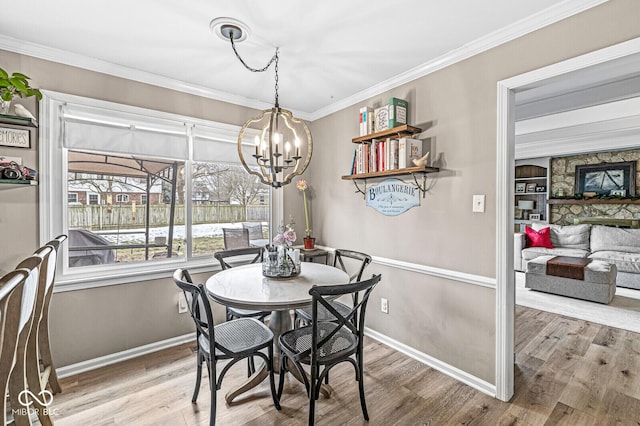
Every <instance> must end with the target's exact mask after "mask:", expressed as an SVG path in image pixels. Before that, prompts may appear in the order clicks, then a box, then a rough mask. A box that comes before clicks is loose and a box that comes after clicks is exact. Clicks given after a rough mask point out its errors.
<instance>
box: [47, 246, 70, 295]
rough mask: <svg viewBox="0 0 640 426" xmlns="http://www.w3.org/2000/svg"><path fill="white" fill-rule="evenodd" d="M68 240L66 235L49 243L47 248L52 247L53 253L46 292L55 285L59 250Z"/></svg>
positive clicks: (48, 270) (49, 264) (48, 268)
mask: <svg viewBox="0 0 640 426" xmlns="http://www.w3.org/2000/svg"><path fill="white" fill-rule="evenodd" d="M66 239H67V236H66V235H64V234H61V235H58V236H57V237H55V238H54V239H53V240H51V241H49V242H48V243H47V244H45V246H50V247H51V248H53V253H52V254H51V256H50V259H49V262H48V265H47V285H46V291H47V292H48V291H49V290H50V289H51V287H52V286H53V283H54V281H55V280H54V278H55V273H56V266H57V261H58V249H59V248H60V244H62V243H63V242H64V241H65V240H66Z"/></svg>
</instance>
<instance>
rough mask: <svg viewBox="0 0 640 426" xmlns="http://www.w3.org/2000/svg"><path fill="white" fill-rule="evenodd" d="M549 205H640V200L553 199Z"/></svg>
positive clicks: (549, 201)
mask: <svg viewBox="0 0 640 426" xmlns="http://www.w3.org/2000/svg"><path fill="white" fill-rule="evenodd" d="M547 203H549V204H554V205H562V204H640V200H632V199H624V198H621V199H617V198H616V199H611V198H610V199H601V198H585V199H583V200H576V199H562V198H551V199H550V200H547Z"/></svg>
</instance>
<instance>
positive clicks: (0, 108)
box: [0, 98, 11, 115]
mask: <svg viewBox="0 0 640 426" xmlns="http://www.w3.org/2000/svg"><path fill="white" fill-rule="evenodd" d="M10 107H11V101H10V100H9V101H5V100H3V99H2V98H0V114H3V115H8V114H9V108H10Z"/></svg>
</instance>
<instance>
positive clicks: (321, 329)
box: [280, 321, 358, 364]
mask: <svg viewBox="0 0 640 426" xmlns="http://www.w3.org/2000/svg"><path fill="white" fill-rule="evenodd" d="M336 327H337V324H336V323H333V322H319V321H318V341H320V340H322V339H323V338H324V337H325V336H326V335H328V334H329V333H331V332H333V330H335V329H336ZM312 329H313V326H307V327H301V328H296V329H294V330H291V331H287V332H285V333H282V334H281V335H280V347H281V348H282V350H283V351H285V352H286V353H287V354H288V355H289V356H290V357H291V358H293V359H295V360H297V361H299V362H303V363H308V362H309V361H310V356H309V355H307V356H303V357H300V354H302V353H303V352H305V351H307V350H309V349H310V348H311V333H312ZM357 348H358V338H357V336H356V335H354V334H353V333H352V332H351V331H349V329H347V328H346V327H341V328H340V330H339V331H338V332H337V333H336V334H335V335H333V336H332V337H331V338H330V339H329V340H328V341H327V342H325V343H324V344H323V345H322V346H320V347H319V348H318V362H319V363H320V364H326V363H330V362H332V361H333V360H334V359H341V358H344V357H345V356H349V354H350V353H355V351H356V349H357Z"/></svg>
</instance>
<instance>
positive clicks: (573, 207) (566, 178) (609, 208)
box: [549, 149, 640, 225]
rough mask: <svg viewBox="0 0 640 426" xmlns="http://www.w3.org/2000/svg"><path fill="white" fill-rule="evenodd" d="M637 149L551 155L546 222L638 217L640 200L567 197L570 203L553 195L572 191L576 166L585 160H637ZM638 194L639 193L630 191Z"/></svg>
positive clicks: (561, 194)
mask: <svg viewBox="0 0 640 426" xmlns="http://www.w3.org/2000/svg"><path fill="white" fill-rule="evenodd" d="M639 159H640V149H632V150H625V151H613V152H599V153H590V154H581V155H574V156H569V157H558V158H552V159H551V178H550V186H551V190H550V191H549V198H550V200H549V219H550V220H549V222H550V223H554V224H558V225H571V224H573V223H574V221H575V219H576V218H594V217H606V218H613V219H639V218H640V200H634V201H632V200H628V201H625V200H600V201H598V200H570V203H562V204H556V202H558V201H557V200H553V198H555V197H567V196H572V195H574V187H575V171H576V166H578V165H585V164H600V163H618V162H625V161H636V162H637V161H638V160H639ZM636 170H637V172H636V176H635V179H636V188H640V186H639V185H640V179H639V172H638V170H640V169H639V168H638V167H636ZM629 195H632V196H633V195H638V194H629Z"/></svg>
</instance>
